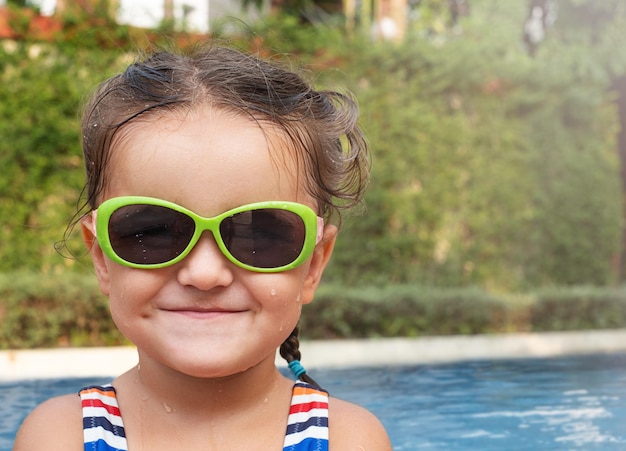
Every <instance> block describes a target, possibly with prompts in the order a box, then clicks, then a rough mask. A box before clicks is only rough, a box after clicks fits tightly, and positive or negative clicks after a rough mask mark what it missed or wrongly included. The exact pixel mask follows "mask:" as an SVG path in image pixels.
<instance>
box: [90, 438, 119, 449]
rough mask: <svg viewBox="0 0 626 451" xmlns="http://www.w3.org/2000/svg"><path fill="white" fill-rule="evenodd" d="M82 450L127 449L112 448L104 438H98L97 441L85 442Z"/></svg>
mask: <svg viewBox="0 0 626 451" xmlns="http://www.w3.org/2000/svg"><path fill="white" fill-rule="evenodd" d="M84 451H127V450H126V449H125V448H124V449H120V448H114V447H112V446H111V445H109V444H108V443H107V442H105V441H104V440H102V439H100V440H98V441H97V442H88V443H85V448H84Z"/></svg>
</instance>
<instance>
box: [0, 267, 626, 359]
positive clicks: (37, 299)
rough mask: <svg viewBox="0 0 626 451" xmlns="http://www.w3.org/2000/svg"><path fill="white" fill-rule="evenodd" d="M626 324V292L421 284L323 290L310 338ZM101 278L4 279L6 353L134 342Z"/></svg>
mask: <svg viewBox="0 0 626 451" xmlns="http://www.w3.org/2000/svg"><path fill="white" fill-rule="evenodd" d="M624 327H626V290H625V289H597V288H585V287H575V288H561V289H551V290H549V291H543V292H537V293H532V294H525V295H515V296H514V295H506V296H503V295H494V294H489V293H486V292H484V291H482V290H479V289H475V288H472V289H432V288H424V287H421V286H409V285H404V286H390V287H387V288H380V287H362V288H359V289H345V287H340V286H335V285H328V284H326V285H322V287H320V289H319V291H318V296H317V298H316V300H315V301H314V302H313V303H312V304H310V305H307V306H305V308H304V312H303V315H302V320H301V328H302V335H303V338H306V339H328V338H369V337H396V336H408V337H415V336H424V335H455V334H480V333H506V332H526V331H557V330H589V329H607V328H611V329H612V328H624ZM126 343H127V342H126V341H125V339H124V337H122V336H121V335H120V334H119V332H118V331H117V330H116V329H115V326H114V324H113V322H112V320H111V318H110V315H109V311H108V305H107V300H106V298H105V297H104V296H103V295H101V294H100V292H99V290H98V286H97V284H96V281H95V277H94V276H93V275H78V274H74V273H65V274H63V275H43V274H34V273H28V272H18V273H2V274H0V348H1V349H17V348H38V347H58V346H107V345H120V344H126Z"/></svg>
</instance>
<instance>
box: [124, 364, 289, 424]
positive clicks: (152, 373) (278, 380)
mask: <svg viewBox="0 0 626 451" xmlns="http://www.w3.org/2000/svg"><path fill="white" fill-rule="evenodd" d="M139 362H140V364H139V365H137V367H135V368H134V369H133V370H131V371H129V372H128V373H127V374H126V375H124V376H122V378H125V380H126V381H125V383H124V384H123V386H125V387H128V386H129V384H128V382H129V381H130V382H131V383H132V386H133V387H134V391H135V393H136V396H139V397H140V400H141V402H144V403H145V402H151V403H153V404H154V403H156V405H160V406H162V408H163V410H164V411H165V412H166V413H170V412H174V411H175V412H180V413H184V412H187V413H189V414H192V415H197V414H198V412H202V413H203V414H204V415H206V414H208V413H210V412H221V414H224V412H225V411H232V412H238V411H239V412H240V411H242V410H246V408H249V407H250V406H254V405H263V404H264V403H267V402H268V400H269V399H271V398H280V396H281V395H284V393H285V389H286V388H287V387H290V386H291V385H293V382H292V381H290V380H288V379H286V378H285V377H284V376H282V375H281V374H280V372H279V371H278V369H277V368H276V366H275V365H274V359H273V358H272V359H269V358H268V359H265V360H263V361H262V362H261V363H259V364H258V365H256V366H255V367H253V368H250V369H248V370H246V371H244V372H241V373H237V374H234V375H231V376H227V377H221V378H214V379H204V378H196V377H192V376H188V375H186V374H182V373H179V372H177V371H175V370H173V369H171V368H168V367H165V366H163V365H161V364H160V363H158V362H155V361H153V360H151V359H149V358H145V356H142V354H141V352H140V358H139ZM122 378H120V382H121V379H122Z"/></svg>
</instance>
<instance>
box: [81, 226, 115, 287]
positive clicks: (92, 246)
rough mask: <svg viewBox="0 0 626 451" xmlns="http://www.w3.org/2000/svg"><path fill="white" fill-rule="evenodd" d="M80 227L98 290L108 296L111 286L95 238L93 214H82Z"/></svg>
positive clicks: (103, 259)
mask: <svg viewBox="0 0 626 451" xmlns="http://www.w3.org/2000/svg"><path fill="white" fill-rule="evenodd" d="M80 227H81V229H82V234H83V242H84V243H85V246H87V250H88V251H89V255H91V261H92V262H93V267H94V269H95V270H96V277H97V278H98V284H99V285H100V291H102V293H104V294H105V295H106V296H108V295H109V292H110V287H111V283H110V279H109V268H108V267H107V265H106V260H105V258H104V254H103V253H102V249H101V248H100V245H99V244H98V240H97V239H96V224H95V223H94V220H93V215H91V214H89V215H86V216H84V217H83V219H81V221H80Z"/></svg>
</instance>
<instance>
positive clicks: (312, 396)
mask: <svg viewBox="0 0 626 451" xmlns="http://www.w3.org/2000/svg"><path fill="white" fill-rule="evenodd" d="M291 399H292V400H293V401H291V405H294V404H308V403H310V402H328V396H326V395H324V394H321V393H320V394H318V393H309V394H305V395H294V396H293V397H292V398H291Z"/></svg>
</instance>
